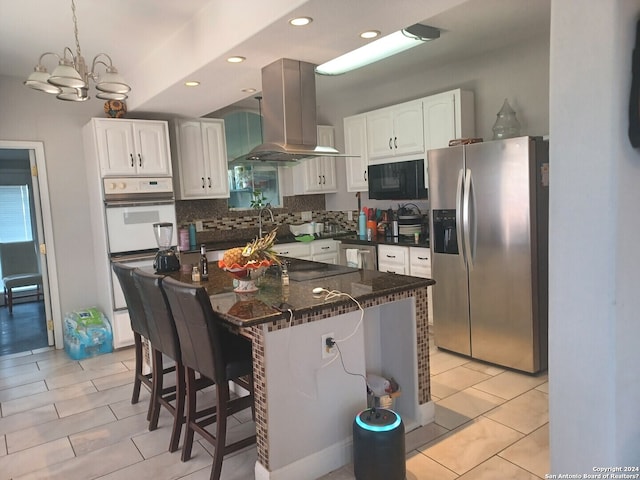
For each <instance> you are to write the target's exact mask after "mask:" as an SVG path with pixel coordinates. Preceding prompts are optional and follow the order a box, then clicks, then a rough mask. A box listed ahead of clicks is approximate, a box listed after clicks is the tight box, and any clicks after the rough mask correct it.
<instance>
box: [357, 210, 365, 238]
mask: <svg viewBox="0 0 640 480" xmlns="http://www.w3.org/2000/svg"><path fill="white" fill-rule="evenodd" d="M358 236H359V237H360V240H364V239H366V238H367V217H365V215H364V210H360V215H358Z"/></svg>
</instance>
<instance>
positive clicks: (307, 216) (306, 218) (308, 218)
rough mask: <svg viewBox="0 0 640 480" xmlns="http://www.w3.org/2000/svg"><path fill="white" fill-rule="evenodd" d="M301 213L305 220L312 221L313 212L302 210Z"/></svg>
mask: <svg viewBox="0 0 640 480" xmlns="http://www.w3.org/2000/svg"><path fill="white" fill-rule="evenodd" d="M300 215H301V216H302V221H303V222H310V221H311V219H312V216H311V212H301V213H300Z"/></svg>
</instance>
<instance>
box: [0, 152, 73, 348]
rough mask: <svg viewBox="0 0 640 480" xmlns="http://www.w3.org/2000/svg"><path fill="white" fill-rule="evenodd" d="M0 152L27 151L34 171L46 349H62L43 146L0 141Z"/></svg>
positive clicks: (60, 315) (56, 269)
mask: <svg viewBox="0 0 640 480" xmlns="http://www.w3.org/2000/svg"><path fill="white" fill-rule="evenodd" d="M0 149H15V150H28V151H29V160H30V162H31V167H34V166H35V167H36V169H37V182H32V183H33V189H34V192H33V193H34V200H35V201H34V203H35V209H36V212H35V214H36V224H37V230H38V240H39V241H40V248H39V252H40V262H41V265H43V267H44V268H43V269H42V289H43V291H44V307H45V314H46V317H47V318H46V320H47V335H48V337H49V345H54V344H55V346H56V348H63V341H62V338H63V337H62V314H61V309H60V292H59V289H58V268H57V264H56V254H55V245H54V240H53V220H52V217H51V203H50V201H49V186H48V182H47V163H46V161H45V156H44V144H43V143H42V142H29V141H19V140H18V141H10V140H0ZM32 171H33V168H32Z"/></svg>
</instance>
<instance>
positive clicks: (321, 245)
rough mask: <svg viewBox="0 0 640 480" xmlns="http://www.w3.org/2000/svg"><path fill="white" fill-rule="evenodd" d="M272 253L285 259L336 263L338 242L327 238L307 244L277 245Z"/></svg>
mask: <svg viewBox="0 0 640 480" xmlns="http://www.w3.org/2000/svg"><path fill="white" fill-rule="evenodd" d="M273 251H274V252H276V253H277V254H278V255H282V256H285V257H293V258H301V259H303V260H313V261H314V262H322V263H333V264H337V263H338V242H337V241H336V240H333V239H330V238H327V239H322V240H314V241H312V242H309V243H301V242H294V243H278V244H276V245H274V246H273Z"/></svg>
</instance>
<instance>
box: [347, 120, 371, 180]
mask: <svg viewBox="0 0 640 480" xmlns="http://www.w3.org/2000/svg"><path fill="white" fill-rule="evenodd" d="M344 150H345V153H346V154H347V155H357V156H356V157H346V158H345V163H346V169H347V192H367V191H368V190H369V180H368V177H367V175H368V172H367V165H368V164H369V157H368V156H367V117H366V115H364V114H362V115H354V116H353V117H347V118H345V119H344Z"/></svg>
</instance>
